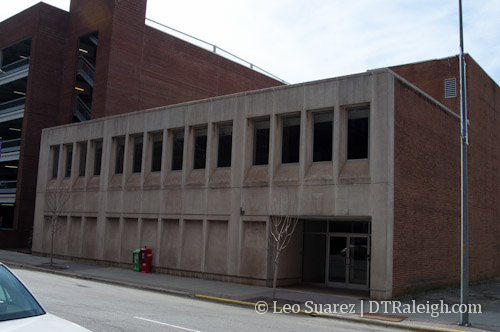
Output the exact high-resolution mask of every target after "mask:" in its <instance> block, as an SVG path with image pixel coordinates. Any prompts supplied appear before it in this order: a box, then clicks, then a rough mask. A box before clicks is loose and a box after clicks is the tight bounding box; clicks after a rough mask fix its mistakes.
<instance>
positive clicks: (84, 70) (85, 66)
mask: <svg viewBox="0 0 500 332" xmlns="http://www.w3.org/2000/svg"><path fill="white" fill-rule="evenodd" d="M77 69H78V72H79V74H80V75H81V76H82V77H83V78H84V79H85V80H86V81H87V83H89V85H90V86H94V76H95V68H94V66H93V65H92V64H91V63H90V62H89V61H88V60H87V59H85V57H83V56H81V55H80V56H79V57H78V67H77ZM85 76H87V77H85Z"/></svg>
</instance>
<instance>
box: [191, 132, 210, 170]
mask: <svg viewBox="0 0 500 332" xmlns="http://www.w3.org/2000/svg"><path fill="white" fill-rule="evenodd" d="M206 160H207V128H197V129H195V131H194V164H193V168H194V169H203V168H205V163H206Z"/></svg>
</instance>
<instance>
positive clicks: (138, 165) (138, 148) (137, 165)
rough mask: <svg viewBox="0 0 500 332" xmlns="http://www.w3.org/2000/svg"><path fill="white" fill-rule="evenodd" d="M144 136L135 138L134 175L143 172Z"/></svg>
mask: <svg viewBox="0 0 500 332" xmlns="http://www.w3.org/2000/svg"><path fill="white" fill-rule="evenodd" d="M142 141H143V138H142V135H137V136H134V155H133V156H132V173H140V172H141V170H142Z"/></svg>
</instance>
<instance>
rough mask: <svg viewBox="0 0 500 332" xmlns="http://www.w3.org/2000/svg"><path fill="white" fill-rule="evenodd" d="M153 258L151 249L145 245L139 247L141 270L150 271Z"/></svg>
mask: <svg viewBox="0 0 500 332" xmlns="http://www.w3.org/2000/svg"><path fill="white" fill-rule="evenodd" d="M152 258H153V251H152V250H151V249H148V248H146V247H144V248H141V272H143V273H151V260H152Z"/></svg>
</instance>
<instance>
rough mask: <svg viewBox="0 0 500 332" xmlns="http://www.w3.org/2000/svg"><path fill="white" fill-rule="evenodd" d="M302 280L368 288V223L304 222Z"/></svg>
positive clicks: (350, 287) (335, 285)
mask: <svg viewBox="0 0 500 332" xmlns="http://www.w3.org/2000/svg"><path fill="white" fill-rule="evenodd" d="M303 249H304V250H303V258H302V281H303V282H309V283H314V284H323V285H326V286H328V287H335V288H348V289H359V290H368V289H369V288H370V222H369V221H333V220H332V221H326V220H304V248H303Z"/></svg>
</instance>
